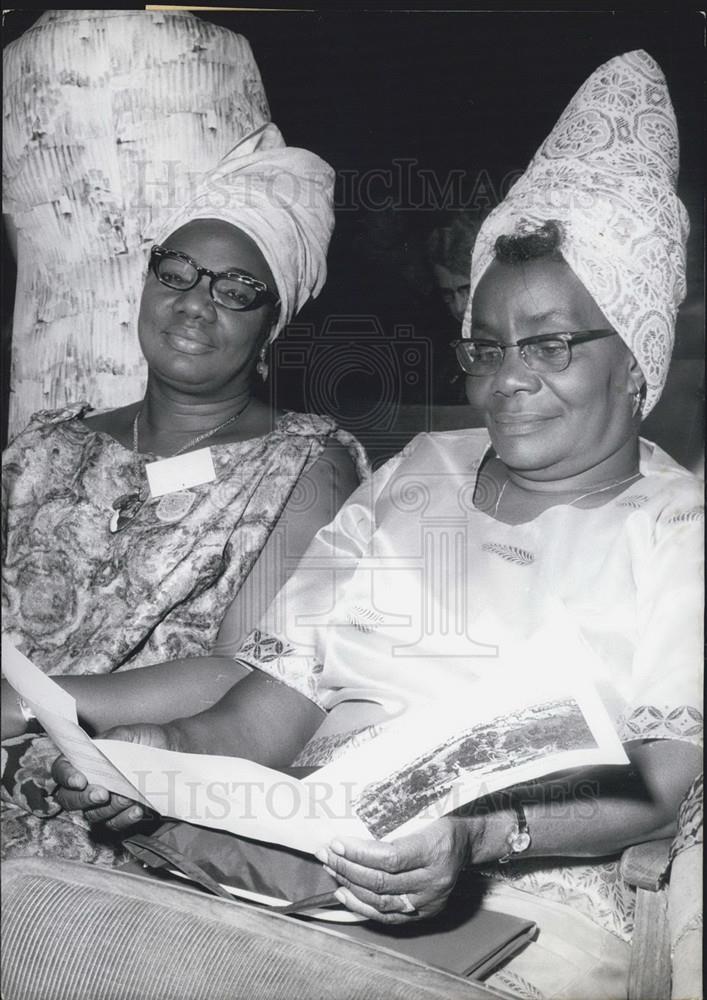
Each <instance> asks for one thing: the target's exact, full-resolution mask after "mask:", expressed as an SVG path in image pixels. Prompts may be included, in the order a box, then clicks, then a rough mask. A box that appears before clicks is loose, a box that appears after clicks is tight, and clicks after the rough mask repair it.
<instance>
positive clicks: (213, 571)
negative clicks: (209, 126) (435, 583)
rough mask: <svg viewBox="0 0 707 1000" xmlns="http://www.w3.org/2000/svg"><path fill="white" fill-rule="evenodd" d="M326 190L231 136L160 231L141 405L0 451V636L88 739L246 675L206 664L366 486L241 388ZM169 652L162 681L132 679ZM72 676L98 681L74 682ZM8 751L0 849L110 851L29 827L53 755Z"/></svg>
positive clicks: (322, 223) (10, 715)
mask: <svg viewBox="0 0 707 1000" xmlns="http://www.w3.org/2000/svg"><path fill="white" fill-rule="evenodd" d="M332 194H333V171H332V170H331V168H330V167H329V166H328V165H327V164H326V163H324V162H323V161H322V160H321V159H319V158H318V157H317V156H315V155H314V154H312V153H309V152H307V151H306V150H302V149H293V148H289V147H287V146H285V144H284V141H283V139H282V136H281V135H280V132H279V131H278V129H277V128H276V127H275V126H274V125H272V124H269V125H266V126H263V127H262V128H261V129H259V130H258V131H256V132H254V133H252V134H251V135H249V136H247V137H246V138H245V139H244V140H242V141H241V142H240V143H239V144H238V146H236V147H235V148H234V150H232V151H231V153H230V154H228V156H227V157H226V158H225V160H224V161H223V162H222V163H221V164H220V165H219V167H218V168H217V169H215V170H214V171H213V172H212V173H211V174H210V175H208V176H207V177H206V178H205V179H204V181H203V183H202V185H201V187H200V189H199V190H198V191H197V193H196V195H195V198H194V200H193V202H192V203H190V204H189V205H187V206H185V207H184V208H183V209H181V210H180V211H178V212H177V213H176V215H174V216H173V217H172V218H171V219H169V220H167V221H166V222H165V224H164V226H163V229H162V231H161V232H160V233H158V234H157V237H158V238H157V242H156V244H155V245H154V246H153V247H152V250H151V254H150V262H149V270H148V273H147V276H146V279H145V286H144V289H143V294H142V301H141V307H140V316H139V321H138V334H139V338H140V345H141V348H142V351H143V353H144V355H145V358H146V360H147V363H148V370H149V375H148V382H147V389H146V393H145V396H144V398H143V399H142V400H140V401H138V402H134V403H130V404H128V405H127V406H124V407H121V408H119V409H116V410H111V411H108V412H103V413H98V414H92V413H91V412H90V407H89V406H88V405H87V404H84V403H78V404H76V405H75V406H72V407H68V408H66V409H64V410H61V411H53V412H41V413H38V414H36V415H35V417H34V418H33V420H32V421H31V422H30V424H29V426H28V427H27V429H26V430H25V431H23V432H22V433H21V434H19V435H18V436H17V437H16V438H15V440H14V441H13V442H12V444H11V445H10V447H9V448H8V450H7V452H6V454H5V458H4V489H5V493H4V496H3V516H4V526H5V532H6V537H5V539H4V542H5V546H4V553H3V554H4V568H3V611H4V614H3V630H4V633H5V635H7V636H8V637H9V638H10V640H11V641H12V642H14V643H15V644H16V645H17V646H19V647H20V648H21V649H22V650H23V651H24V652H25V653H26V654H27V655H28V656H29V657H30V658H31V659H32V660H33V661H34V662H35V663H36V664H37V665H38V666H39V667H41V668H42V669H43V670H45V671H46V672H47V673H50V674H54V675H72V676H70V677H68V678H66V679H65V681H64V683H65V685H66V686H67V687H68V688H69V690H70V691H72V693H74V694H75V695H76V696H77V698H78V702H79V711H80V712H81V713H82V714H83V716H84V718H85V719H86V720H87V721H89V722H90V723H91V724H92V725H94V726H95V727H97V728H99V729H100V728H105V726H106V724H110V723H111V722H115V721H123V720H124V719H125V717H126V713H127V716H128V717H129V718H131V719H133V720H135V721H137V720H138V719H140V718H149V719H153V718H154V713H155V712H158V713H160V715H161V717H162V718H164V719H170V718H173V716H174V715H175V714H179V713H181V712H183V710H184V706H185V705H191V706H192V708H193V710H194V711H198V710H199V709H200V708H203V707H204V706H205V705H207V704H209V703H211V702H213V701H214V700H216V699H217V698H218V697H220V695H221V694H223V692H224V690H226V689H227V688H228V687H229V686H230V685H232V684H233V683H235V682H236V681H237V680H238V679H239V678H240V677H241V676H242V674H243V672H244V671H243V669H242V668H241V669H239V668H238V667H237V665H235V664H234V663H233V661H232V660H231V659H229V658H228V657H227V656H226V655H225V654H226V653H227V652H228V650H229V648H230V646H233V645H235V646H236V647H237V646H238V645H239V643H240V640H241V639H242V637H243V635H245V634H247V632H248V631H250V629H251V628H252V627H253V625H254V624H255V623H256V622H257V620H258V618H259V617H260V614H261V613H262V610H264V608H265V607H267V604H268V603H269V601H270V600H271V599H272V597H273V596H274V594H275V593H277V590H278V588H279V586H280V585H281V584H282V583H283V582H284V580H285V579H286V578H287V576H288V574H289V573H290V572H291V570H292V568H293V567H294V566H295V565H296V562H297V560H298V558H299V556H300V555H301V554H302V552H303V551H304V549H305V548H306V546H307V544H308V543H309V541H310V540H311V538H312V537H313V535H314V533H315V532H316V530H317V528H318V527H320V526H321V525H322V524H325V523H327V522H328V521H329V520H330V519H331V517H332V516H333V515H334V513H335V512H336V510H337V509H338V507H339V505H340V504H341V502H342V501H343V500H344V499H345V497H346V496H347V495H348V493H350V492H351V490H352V489H353V488H354V486H355V485H356V483H357V482H358V479H357V475H356V472H357V471H358V472H359V473H363V472H364V471H365V458H364V456H363V452H362V450H361V448H360V446H358V445H357V443H356V442H355V441H354V440H353V439H352V438H351V437H350V435H347V434H345V433H344V432H342V431H339V430H337V429H336V427H335V425H334V422H333V421H332V420H331V419H329V418H326V417H319V416H314V415H303V414H295V413H273V412H272V410H271V408H270V407H269V406H267V405H266V404H265V403H263V402H261V401H260V400H258V399H257V398H255V397H253V395H252V383H253V378H254V376H255V374H256V367H257V370H258V372H260V373H261V374H264V372H265V365H266V362H265V355H264V351H265V348H266V346H267V342H268V341H269V340H272V339H273V338H274V337H275V336H276V335H277V333H278V332H279V331H280V330H281V329H282V328H283V326H284V325H285V324H286V323H287V322H288V321H289V320H290V319H291V317H292V316H293V315H294V314H295V313H296V312H297V310H299V309H300V308H301V306H302V305H303V304H304V302H305V301H306V300H307V298H308V297H309V296H310V295H316V294H317V293H318V292H319V290H320V289H321V287H322V285H323V283H324V280H325V276H326V250H327V246H328V242H329V238H330V235H331V231H332V228H333V221H334V220H333V209H332ZM158 456H159V457H161V458H167V459H171V463H170V465H168V466H165V465H164V464H162V465H160V464H159V462H157V463H156V460H157V459H158ZM155 463H156V464H155ZM175 464H177V465H178V468H177V470H176V473H177V475H176V479H175V478H174V476H173V478H172V481H171V482H170V481H162V482H161V483H159V482H158V478H157V474H158V473H159V471H160V469H168V468H169V467H170V466H171V467H174V466H175ZM355 466H357V467H358V468H357V469H356V468H355ZM148 474H149V475H150V477H151V478H150V481H149V483H148V479H147V475H148ZM259 609H260V610H259ZM212 651H214V652H215V653H216V654H220V655H219V656H217V657H216V658H213V659H200V660H198V661H196V662H194V660H193V658H194V657H205V655H206V654H208V653H210V652H212ZM177 658H179V659H181V660H182V661H183V662H182V663H181V666H180V667H179V668H174V667H173V668H171V669H170V672H169V675H166V674H165V672H164V671H160V670H154V669H152V670H150V669H148V670H147V671H146V672H144V673H143V671H139V674H140V676H139V677H138V675H136V674H135V673H134V668H137V667H141V668H142V667H150V666H151V665H154V664H158V663H160V662H161V661H164V660H173V659H177ZM115 671H121V673H120V674H114V673H113V672H115ZM122 671H127V673H125V674H123V673H122ZM87 674H88V675H97V674H99V675H111V676H103V677H95V676H90V677H85V676H73V675H87ZM3 713H4V714H3V735H4V736H8V735H10V736H15V737H17V736H19V734H22V733H24V729H25V725H26V724H25V721H24V719H22V717H21V715H20V711H19V706H18V704H17V700H16V699H14V698H13V697H12V696H11V695H10V694H8V696H7V697H6V698H4V699H3ZM113 713H115V714H113ZM5 751H7V754H8V755H9V765H8V766H7V767H5V768H4V781H5V785H4V794H6V795H9V797H10V799H11V802H10V804H9V805H8V808H7V810H6V811H5V813H4V817H3V822H4V829H3V833H4V841H3V843H4V848H5V850H6V851H7V852H11V853H14V852H17V851H20V852H21V853H43V852H50V853H53V854H59V855H61V854H63V855H65V856H67V855H68V856H79V857H82V858H84V859H86V860H88V859H92V858H94V857H96V856H100V857H103V858H104V860H105V857H106V854H108V856H110V851H108V852H106V851H105V850H104V851H101V849H100V848H99V846H98V845H97V844H95V843H92V842H90V841H89V840H88V839H85V838H83V837H82V834H83V831H82V830H81V829H79V828H78V827H77V826H76V825H74V824H71V823H63V824H60V823H59V822H56V823H48V824H47V823H45V822H43V819H42V816H47V815H51V814H52V813H56V812H57V810H58V806H57V804H56V803H54V802H52V801H51V799H49V800H46V798H45V796H46V793H47V792H48V791H49V790H50V782H49V775H48V772H47V770H46V761H47V759H49V760H51V759H52V758H53V757H54V756H55V751H53V748H52V745H51V743H50V742H49V741H48V740H47V739H46V738H44V737H42V738H39V739H27V738H26V737H24V736H19V738H17V739H14V740H11V741H10V742H8V743H6V744H5V745H4V751H3V753H4V755H5ZM28 811H34V812H35V813H37V815H29V813H28Z"/></svg>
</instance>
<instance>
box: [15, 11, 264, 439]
mask: <svg viewBox="0 0 707 1000" xmlns="http://www.w3.org/2000/svg"><path fill="white" fill-rule="evenodd" d="M3 113H4V140H3V175H4V192H3V194H4V206H3V208H4V211H5V212H7V213H8V214H9V215H10V216H11V219H12V222H13V223H14V225H15V226H16V227H17V240H18V247H17V254H18V260H17V267H18V280H17V292H16V301H15V313H14V320H13V347H12V376H11V382H12V384H11V399H10V417H9V424H10V427H9V429H10V434H11V435H13V434H15V433H17V432H18V431H20V430H21V429H22V427H24V425H25V424H26V422H27V419H28V417H29V416H30V415H31V414H32V413H33V412H34V411H36V410H39V409H46V408H53V407H58V406H63V405H64V404H65V403H67V402H72V401H74V400H79V399H86V400H88V401H89V402H91V403H92V404H93V405H94V406H96V407H110V406H115V405H121V404H124V403H127V402H130V401H131V400H134V399H137V398H139V396H141V395H142V392H143V389H144V380H145V368H144V362H143V358H142V354H141V352H140V348H139V345H138V341H137V324H136V320H137V312H138V306H139V300H140V292H141V288H142V282H143V278H144V272H145V267H146V261H147V251H148V250H149V247H150V246H151V244H152V242H153V233H154V232H155V229H156V226H157V225H158V224H159V221H160V219H162V218H164V216H165V214H166V213H168V212H170V211H171V210H173V209H174V207H175V206H176V205H177V204H178V203H179V202H181V201H183V200H184V199H186V198H187V197H188V196H189V192H190V190H192V189H193V187H194V183H195V181H196V178H197V177H198V176H199V175H200V174H201V173H203V172H204V171H205V170H207V169H208V168H210V167H212V166H214V164H215V163H216V162H217V161H218V160H219V159H220V158H221V157H222V156H223V155H224V154H225V153H226V152H227V151H228V150H229V149H231V148H232V146H233V145H234V144H235V143H236V142H237V141H238V140H239V139H240V138H241V137H242V136H243V135H246V134H247V133H248V132H250V131H252V130H253V129H254V128H257V127H258V126H259V125H261V124H262V123H263V122H265V121H269V118H270V114H269V110H268V104H267V99H266V96H265V92H264V90H263V86H262V82H261V79H260V73H259V71H258V67H257V65H256V63H255V60H254V58H253V54H252V52H251V49H250V46H249V44H248V42H247V41H246V40H245V39H244V38H242V37H241V36H239V35H236V34H234V33H233V32H231V31H228V30H226V29H224V28H219V27H216V26H215V25H212V24H208V23H206V22H204V21H200V20H199V19H198V18H196V17H194V16H193V15H191V14H188V13H182V12H180V13H166V12H165V13H151V12H145V11H117V10H107V11H99V10H89V11H76V10H57V11H47V12H45V13H44V14H43V15H42V16H41V17H40V18H39V20H38V21H37V22H36V23H35V24H34V25H33V26H32V27H31V28H30V29H29V30H28V31H26V32H25V33H24V34H23V35H22V37H21V38H19V39H18V40H17V41H15V42H13V43H12V44H11V45H9V46H7V48H6V50H5V53H4V109H3Z"/></svg>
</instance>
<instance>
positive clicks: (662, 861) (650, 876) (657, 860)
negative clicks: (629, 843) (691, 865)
mask: <svg viewBox="0 0 707 1000" xmlns="http://www.w3.org/2000/svg"><path fill="white" fill-rule="evenodd" d="M671 844H672V838H668V839H666V840H650V841H647V842H646V843H645V844H634V845H633V847H627V848H626V850H625V851H624V852H623V854H622V855H621V863H620V866H619V870H620V872H621V877H622V878H623V879H624V881H625V882H628V884H629V885H633V886H636V888H638V889H647V890H648V891H649V892H657V891H658V890H659V889H660V888H661V887H662V886H663V885H664V883H665V874H666V872H667V870H668V864H669V861H670V845H671Z"/></svg>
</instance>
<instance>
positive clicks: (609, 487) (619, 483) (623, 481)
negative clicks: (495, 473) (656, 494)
mask: <svg viewBox="0 0 707 1000" xmlns="http://www.w3.org/2000/svg"><path fill="white" fill-rule="evenodd" d="M640 475H641V473H640V472H634V474H633V475H632V476H628V478H627V479H617V480H616V481H615V482H613V483H609V484H608V485H607V486H599V487H597V488H596V489H594V490H588V491H587V492H586V493H583V494H582V495H581V496H579V497H575V499H574V500H570V502H569V503H568V504H565V506H567V507H573V506H574V504H576V503H579V501H580V500H586V499H587V497H591V496H594V494H595V493H606V491H607V490H613V489H616V487H617V486H624V485H625V484H626V483H630V482H631V481H632V480H634V479H638V478H639V477H640ZM510 481H511V480H510V479H506V481H505V483H504V484H503V486H502V487H501V489H500V490H499V493H498V499H497V500H496V504H495V506H494V508H493V514H492V517H495V516H496V514H498V508H499V507H500V506H501V500H502V499H503V494H504V493H505V492H506V486H508V484H509V483H510ZM518 489H521V490H522V489H523V487H522V486H519V487H518ZM526 492H528V493H531V492H533V491H532V490H526ZM536 492H539V491H536ZM567 492H569V491H567Z"/></svg>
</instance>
